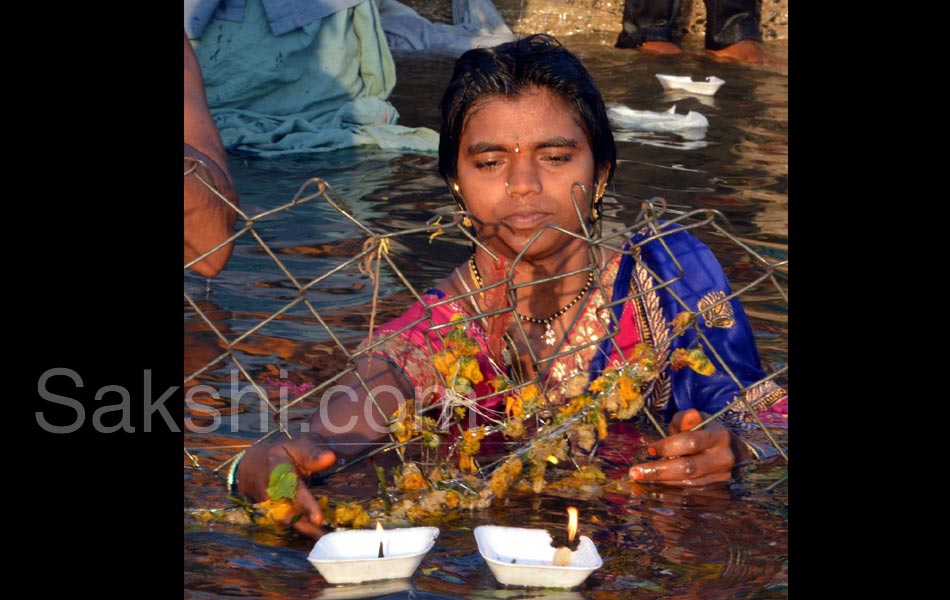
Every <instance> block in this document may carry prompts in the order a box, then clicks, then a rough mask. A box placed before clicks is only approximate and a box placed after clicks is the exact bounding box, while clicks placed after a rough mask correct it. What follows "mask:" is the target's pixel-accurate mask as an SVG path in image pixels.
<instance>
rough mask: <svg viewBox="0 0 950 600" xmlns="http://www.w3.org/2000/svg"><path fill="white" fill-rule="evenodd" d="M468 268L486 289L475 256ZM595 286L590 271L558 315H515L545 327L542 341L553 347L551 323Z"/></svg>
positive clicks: (480, 285)
mask: <svg viewBox="0 0 950 600" xmlns="http://www.w3.org/2000/svg"><path fill="white" fill-rule="evenodd" d="M468 266H469V270H470V271H471V273H472V280H473V281H474V282H475V284H476V285H477V286H478V287H480V288H483V287H485V283H484V282H483V281H482V275H481V273H479V271H478V264H477V263H476V262H475V254H472V256H471V257H470V258H469V259H468ZM593 284H594V272H593V271H589V272H588V273H587V283H586V284H585V285H584V287H583V288H582V289H581V291H580V292H578V294H577V295H576V296H574V299H573V300H571V301H570V302H568V303H567V306H565V307H564V308H562V309H560V310H558V311H557V312H556V313H554V314H553V315H551V316H550V317H547V318H546V319H538V318H536V317H529V316H527V315H523V314H521V313H519V312H518V311H515V314H516V315H517V316H518V318H519V319H521V320H522V321H528V322H529V323H536V324H538V325H544V333H543V334H541V340H542V341H543V342H544V343H545V344H547V345H548V346H553V345H554V344H555V343H556V342H557V334H556V333H554V329H553V328H552V327H551V323H553V322H554V321H555V320H557V318H558V317H560V316H561V315H563V314H564V313H566V312H567V311H569V310H571V307H572V306H574V305H575V304H577V303H578V302H580V301H581V299H582V298H583V297H584V295H585V294H587V291H588V290H590V286H591V285H593Z"/></svg>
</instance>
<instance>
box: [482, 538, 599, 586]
mask: <svg viewBox="0 0 950 600" xmlns="http://www.w3.org/2000/svg"><path fill="white" fill-rule="evenodd" d="M474 533H475V541H476V542H477V543H478V551H479V553H481V555H482V558H484V559H485V562H486V563H488V568H489V569H491V572H492V575H494V576H495V579H497V580H498V582H499V583H503V584H505V585H522V586H530V587H546V588H571V587H574V586H578V585H580V584H582V583H584V580H585V579H587V576H588V575H590V574H591V573H593V572H594V571H596V570H597V569H599V568H600V567H601V566H603V564H604V561H603V559H601V558H600V554H598V553H597V547H596V546H594V542H592V541H591V539H590V538H589V537H587V536H586V535H582V536H580V537H579V538H578V539H579V543H578V546H577V550H575V551H574V552H572V553H571V561H570V563H569V564H568V565H566V566H555V565H554V562H553V558H554V552H555V548H554V547H553V546H552V545H551V534H550V533H548V532H547V531H545V530H543V529H522V528H520V527H502V526H500V525H480V526H478V527H476V528H475V532H474Z"/></svg>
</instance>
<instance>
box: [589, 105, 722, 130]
mask: <svg viewBox="0 0 950 600" xmlns="http://www.w3.org/2000/svg"><path fill="white" fill-rule="evenodd" d="M607 119H608V120H609V121H610V123H611V125H613V126H614V127H617V128H620V129H627V130H632V131H674V132H677V131H682V130H684V129H701V128H706V127H709V120H708V119H707V118H706V117H705V116H703V115H702V114H701V113H698V112H694V111H692V110H691V111H689V112H688V113H686V114H685V115H680V114H677V113H676V105H675V104H674V105H673V106H671V107H670V109H669V110H666V111H662V112H653V111H649V110H634V109H632V108H629V107H626V106H624V105H622V104H611V105H608V106H607Z"/></svg>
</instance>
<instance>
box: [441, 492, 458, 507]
mask: <svg viewBox="0 0 950 600" xmlns="http://www.w3.org/2000/svg"><path fill="white" fill-rule="evenodd" d="M461 500H462V499H461V498H459V495H458V492H456V491H455V490H449V491H447V492H445V506H446V507H447V508H455V507H456V506H458V505H459V502H461Z"/></svg>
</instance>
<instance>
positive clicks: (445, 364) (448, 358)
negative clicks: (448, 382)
mask: <svg viewBox="0 0 950 600" xmlns="http://www.w3.org/2000/svg"><path fill="white" fill-rule="evenodd" d="M458 358H459V357H458V356H457V355H456V354H455V353H454V352H452V351H451V350H449V349H445V350H442V351H441V352H436V353H435V354H433V355H432V365H433V366H434V367H435V369H436V371H438V372H439V373H442V375H444V376H445V377H451V376H453V375H455V370H456V369H457V366H456V361H458Z"/></svg>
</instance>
